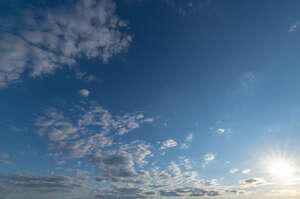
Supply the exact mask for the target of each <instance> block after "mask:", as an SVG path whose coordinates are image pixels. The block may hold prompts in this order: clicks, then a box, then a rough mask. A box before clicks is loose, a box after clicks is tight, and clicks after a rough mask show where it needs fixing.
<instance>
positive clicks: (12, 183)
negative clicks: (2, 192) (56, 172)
mask: <svg viewBox="0 0 300 199" xmlns="http://www.w3.org/2000/svg"><path fill="white" fill-rule="evenodd" d="M0 182H1V183H3V184H6V186H8V187H11V188H14V189H18V190H20V191H22V192H30V191H35V192H70V191H71V190H73V189H78V188H81V187H82V185H80V184H77V183H74V182H73V180H72V179H71V178H70V177H66V176H52V177H46V176H32V175H24V174H13V175H1V176H0Z"/></svg>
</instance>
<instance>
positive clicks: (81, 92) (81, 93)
mask: <svg viewBox="0 0 300 199" xmlns="http://www.w3.org/2000/svg"><path fill="white" fill-rule="evenodd" d="M78 93H79V94H80V95H82V96H83V97H88V96H89V95H90V91H89V90H87V89H81V90H79V91H78Z"/></svg>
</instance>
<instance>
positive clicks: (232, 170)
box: [229, 168, 239, 174]
mask: <svg viewBox="0 0 300 199" xmlns="http://www.w3.org/2000/svg"><path fill="white" fill-rule="evenodd" d="M238 171H239V169H237V168H234V169H230V171H229V172H230V173H231V174H234V173H236V172H238Z"/></svg>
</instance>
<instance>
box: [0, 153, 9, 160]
mask: <svg viewBox="0 0 300 199" xmlns="http://www.w3.org/2000/svg"><path fill="white" fill-rule="evenodd" d="M9 157H10V156H9V154H8V153H0V158H5V159H7V158H9Z"/></svg>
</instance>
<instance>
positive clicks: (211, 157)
mask: <svg viewBox="0 0 300 199" xmlns="http://www.w3.org/2000/svg"><path fill="white" fill-rule="evenodd" d="M215 158H216V154H214V153H207V154H205V155H204V158H203V159H204V163H203V165H202V167H205V166H206V165H207V164H209V163H210V162H211V161H213V160H214V159H215Z"/></svg>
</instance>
